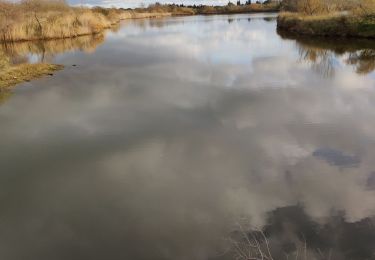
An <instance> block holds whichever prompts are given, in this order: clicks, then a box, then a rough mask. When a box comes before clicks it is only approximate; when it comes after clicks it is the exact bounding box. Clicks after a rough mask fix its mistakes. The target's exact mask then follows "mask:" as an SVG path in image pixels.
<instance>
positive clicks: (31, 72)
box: [0, 63, 63, 93]
mask: <svg viewBox="0 0 375 260" xmlns="http://www.w3.org/2000/svg"><path fill="white" fill-rule="evenodd" d="M62 68H63V66H62V65H54V64H45V63H38V64H19V65H16V66H10V67H8V68H6V69H3V70H2V71H1V73H0V93H1V92H2V91H6V90H7V89H9V88H10V87H12V86H14V85H16V84H18V83H21V82H25V81H30V80H32V79H36V78H40V77H43V76H47V75H52V74H53V72H54V71H56V70H61V69H62Z"/></svg>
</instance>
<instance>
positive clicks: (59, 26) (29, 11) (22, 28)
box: [0, 0, 111, 42]
mask: <svg viewBox="0 0 375 260" xmlns="http://www.w3.org/2000/svg"><path fill="white" fill-rule="evenodd" d="M0 1H1V0H0ZM110 25H111V22H110V20H109V19H108V18H106V17H105V16H104V15H102V14H100V13H97V12H93V11H92V10H90V9H86V8H73V7H69V6H68V5H66V4H65V3H63V2H57V1H45V0H25V1H22V2H20V3H17V4H15V3H9V2H4V1H2V2H0V40H1V41H3V42H7V41H22V40H37V39H56V38H68V37H75V36H78V35H86V34H93V33H98V32H100V31H102V30H103V29H104V28H108V27H109V26H110Z"/></svg>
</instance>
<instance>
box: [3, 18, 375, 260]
mask: <svg viewBox="0 0 375 260" xmlns="http://www.w3.org/2000/svg"><path fill="white" fill-rule="evenodd" d="M266 16H269V15H266ZM264 18H265V17H264V15H235V16H197V17H177V18H168V19H160V20H158V19H156V20H134V21H126V22H124V24H123V26H122V27H121V28H118V30H117V31H114V32H108V33H107V35H106V37H105V39H104V38H100V37H90V38H81V39H76V40H74V41H73V40H64V41H59V43H58V42H50V43H44V44H43V43H40V44H42V45H40V44H39V45H38V44H36V43H23V45H14V46H8V47H7V48H4V47H3V49H2V53H3V55H8V56H10V57H11V61H12V62H13V63H17V62H25V61H26V60H28V59H29V60H30V61H31V62H35V61H38V60H41V59H43V60H44V61H54V62H56V63H62V64H65V65H66V69H65V70H63V71H61V72H59V73H57V74H56V75H54V76H53V77H50V78H44V79H41V80H38V81H34V82H31V83H26V84H23V85H21V86H19V87H17V88H16V89H15V90H14V91H13V95H12V96H9V93H7V95H8V96H7V99H5V98H4V99H3V101H2V105H1V106H0V122H1V128H0V146H1V149H0V163H1V166H2V170H1V175H0V178H1V179H0V185H1V186H0V198H1V204H0V205H1V213H0V214H1V218H0V219H1V222H0V256H1V258H4V259H10V260H13V259H38V260H40V259H49V260H51V259H209V258H210V259H212V258H222V259H232V255H231V252H228V253H226V254H223V255H221V253H223V252H225V250H226V249H227V248H228V244H227V241H228V240H227V239H226V238H227V237H228V236H230V234H231V232H233V231H235V230H236V223H238V222H242V221H243V220H244V219H245V221H246V222H247V224H248V225H249V226H250V227H251V228H264V230H265V231H266V235H267V236H269V239H270V243H271V247H272V251H273V254H274V258H275V259H284V258H285V257H286V256H285V254H291V255H293V253H295V252H296V250H297V248H299V246H301V243H302V241H303V239H306V241H307V245H308V252H307V254H308V256H309V258H311V259H328V255H330V257H331V259H373V257H374V253H375V246H374V245H375V228H374V225H375V222H374V218H373V216H374V214H375V203H374V202H375V199H374V198H375V197H374V196H375V188H374V187H375V181H374V180H375V174H374V172H375V161H374V160H373V158H375V132H374V131H373V129H374V125H375V103H374V100H375V91H374V86H375V73H374V48H373V46H372V44H373V43H372V42H368V41H361V42H350V43H348V44H342V43H337V42H336V43H335V42H333V43H332V45H329V44H328V43H327V46H322V45H321V44H320V45H319V44H316V43H314V42H311V40H310V41H307V40H306V39H305V40H303V39H293V37H290V36H285V35H283V36H282V37H281V36H279V35H278V34H277V33H276V30H275V28H276V23H275V20H274V19H268V18H266V19H264ZM340 44H341V45H340ZM337 46H339V47H340V49H339V50H337ZM85 50H86V51H85ZM56 53H59V54H56ZM371 55H372V56H371ZM17 57H18V58H17ZM19 57H23V58H19ZM327 60H328V61H327ZM72 65H77V66H72ZM0 100H1V99H0ZM301 234H302V235H301ZM302 238H303V239H302ZM354 238H355V239H354ZM317 249H319V250H320V252H319V250H317ZM293 259H294V258H293Z"/></svg>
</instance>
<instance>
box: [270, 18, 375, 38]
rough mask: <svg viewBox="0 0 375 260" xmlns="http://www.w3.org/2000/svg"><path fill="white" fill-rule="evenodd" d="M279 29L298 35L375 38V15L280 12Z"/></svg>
mask: <svg viewBox="0 0 375 260" xmlns="http://www.w3.org/2000/svg"><path fill="white" fill-rule="evenodd" d="M277 30H278V31H280V32H286V33H289V34H294V35H296V36H298V35H300V36H305V37H307V36H310V37H325V38H334V37H335V38H337V37H340V38H343V39H347V38H352V39H375V15H374V16H366V17H365V16H354V15H320V16H319V15H316V16H305V15H300V14H297V13H280V14H279V16H278V17H277Z"/></svg>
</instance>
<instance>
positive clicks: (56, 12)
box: [0, 0, 279, 42]
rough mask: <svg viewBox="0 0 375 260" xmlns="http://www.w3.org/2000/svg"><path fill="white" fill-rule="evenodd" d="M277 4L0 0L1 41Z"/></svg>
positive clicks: (269, 7) (262, 9)
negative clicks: (91, 4)
mask: <svg viewBox="0 0 375 260" xmlns="http://www.w3.org/2000/svg"><path fill="white" fill-rule="evenodd" d="M278 10H279V5H277V4H249V5H234V4H232V3H229V4H228V5H226V6H204V5H200V6H183V5H175V4H171V5H161V4H153V5H150V6H149V7H147V8H136V9H116V8H101V7H95V8H91V9H90V8H82V7H71V6H69V5H67V4H66V3H65V2H64V1H62V0H22V1H21V2H17V3H14V2H9V1H5V0H0V42H15V41H28V40H50V39H61V38H72V37H77V36H82V35H89V34H97V33H100V32H102V31H103V30H104V29H107V28H110V27H111V26H112V25H114V24H116V23H118V22H119V21H120V20H124V19H138V18H154V17H163V16H171V15H195V14H236V13H251V12H275V11H278Z"/></svg>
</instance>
